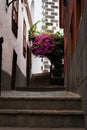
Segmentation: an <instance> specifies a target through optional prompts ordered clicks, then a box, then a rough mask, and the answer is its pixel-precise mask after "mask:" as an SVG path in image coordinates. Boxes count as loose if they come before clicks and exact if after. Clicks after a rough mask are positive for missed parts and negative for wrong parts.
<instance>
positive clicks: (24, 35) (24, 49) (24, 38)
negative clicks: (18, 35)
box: [23, 20, 27, 57]
mask: <svg viewBox="0 0 87 130" xmlns="http://www.w3.org/2000/svg"><path fill="white" fill-rule="evenodd" d="M26 52H27V51H26V23H25V20H24V21H23V56H24V57H26Z"/></svg>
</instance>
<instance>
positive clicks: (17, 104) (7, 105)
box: [0, 98, 82, 110]
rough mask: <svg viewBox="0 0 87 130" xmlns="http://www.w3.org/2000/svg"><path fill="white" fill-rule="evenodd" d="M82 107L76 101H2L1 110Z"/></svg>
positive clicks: (0, 101)
mask: <svg viewBox="0 0 87 130" xmlns="http://www.w3.org/2000/svg"><path fill="white" fill-rule="evenodd" d="M81 106H82V105H81V100H76V99H74V100H72V99H71V100H69V99H67V100H64V99H59V100H58V99H21V98H19V99H11V98H10V99H0V109H20V110H23V109H26V110H28V109H29V110H35V109H36V110H81V109H82V107H81Z"/></svg>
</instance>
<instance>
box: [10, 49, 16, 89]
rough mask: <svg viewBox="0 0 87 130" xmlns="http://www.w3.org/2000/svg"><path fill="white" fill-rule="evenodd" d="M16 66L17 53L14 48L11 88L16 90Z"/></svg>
mask: <svg viewBox="0 0 87 130" xmlns="http://www.w3.org/2000/svg"><path fill="white" fill-rule="evenodd" d="M16 67H17V54H16V52H15V50H14V51H13V63H12V81H11V89H13V90H15V82H16Z"/></svg>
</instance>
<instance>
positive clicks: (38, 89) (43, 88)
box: [16, 86, 65, 91]
mask: <svg viewBox="0 0 87 130" xmlns="http://www.w3.org/2000/svg"><path fill="white" fill-rule="evenodd" d="M16 90H17V91H55V90H56V91H63V90H65V88H64V87H48V88H47V87H42V88H41V87H38V86H30V87H29V88H26V87H19V88H18V87H17V88H16Z"/></svg>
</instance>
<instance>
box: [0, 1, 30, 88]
mask: <svg viewBox="0 0 87 130" xmlns="http://www.w3.org/2000/svg"><path fill="white" fill-rule="evenodd" d="M6 2H7V1H6V0H0V37H3V39H4V42H3V45H2V79H1V83H2V84H1V87H2V89H5V90H6V89H15V88H16V87H24V86H26V85H28V84H29V76H30V68H29V67H31V63H30V62H31V61H30V59H31V58H30V56H29V53H30V52H29V42H28V31H29V28H30V26H31V25H32V19H31V16H30V10H29V5H28V4H29V3H28V1H27V0H16V1H13V2H12V3H11V4H10V5H9V3H6Z"/></svg>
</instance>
